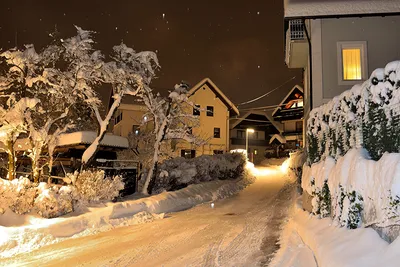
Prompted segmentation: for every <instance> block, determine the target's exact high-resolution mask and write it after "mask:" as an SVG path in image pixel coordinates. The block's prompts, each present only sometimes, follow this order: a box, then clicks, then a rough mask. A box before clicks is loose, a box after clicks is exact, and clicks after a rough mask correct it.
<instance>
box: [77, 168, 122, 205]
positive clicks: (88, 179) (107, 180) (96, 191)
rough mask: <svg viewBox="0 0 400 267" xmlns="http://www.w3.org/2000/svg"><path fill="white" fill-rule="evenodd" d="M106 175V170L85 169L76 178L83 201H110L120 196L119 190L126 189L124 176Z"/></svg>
mask: <svg viewBox="0 0 400 267" xmlns="http://www.w3.org/2000/svg"><path fill="white" fill-rule="evenodd" d="M104 176H105V175H104V171H83V172H82V173H80V174H79V175H78V176H77V177H76V178H75V179H74V180H75V184H74V185H75V187H76V190H77V193H78V195H79V198H80V200H81V201H84V202H97V201H109V200H113V199H114V198H116V197H118V195H119V191H121V190H122V189H124V183H123V182H122V177H121V176H114V177H104Z"/></svg>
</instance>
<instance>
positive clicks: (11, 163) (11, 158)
mask: <svg viewBox="0 0 400 267" xmlns="http://www.w3.org/2000/svg"><path fill="white" fill-rule="evenodd" d="M7 151H8V174H7V178H8V180H10V181H11V180H14V178H15V165H16V164H15V150H14V142H13V141H12V140H11V138H10V139H9V140H7Z"/></svg>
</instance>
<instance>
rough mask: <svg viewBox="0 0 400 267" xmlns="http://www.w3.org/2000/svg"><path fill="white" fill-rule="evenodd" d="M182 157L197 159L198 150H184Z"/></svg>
mask: <svg viewBox="0 0 400 267" xmlns="http://www.w3.org/2000/svg"><path fill="white" fill-rule="evenodd" d="M181 157H182V158H186V159H192V158H195V157H196V150H193V149H192V150H190V149H182V150H181Z"/></svg>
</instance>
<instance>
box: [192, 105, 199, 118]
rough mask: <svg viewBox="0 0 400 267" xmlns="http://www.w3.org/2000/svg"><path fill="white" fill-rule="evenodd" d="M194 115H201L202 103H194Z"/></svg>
mask: <svg viewBox="0 0 400 267" xmlns="http://www.w3.org/2000/svg"><path fill="white" fill-rule="evenodd" d="M193 115H195V116H200V105H194V107H193Z"/></svg>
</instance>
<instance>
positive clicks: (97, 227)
mask: <svg viewBox="0 0 400 267" xmlns="http://www.w3.org/2000/svg"><path fill="white" fill-rule="evenodd" d="M253 181H254V177H252V176H249V175H246V176H244V177H241V178H238V179H235V180H226V181H220V180H218V181H211V182H207V183H202V184H197V185H189V186H188V187H186V188H184V189H181V190H178V191H174V192H163V193H161V194H158V195H154V196H151V197H147V198H141V199H136V200H127V201H124V202H120V203H106V204H102V205H101V206H97V207H89V208H88V210H87V212H86V213H83V214H73V213H72V214H69V215H68V216H64V217H59V218H53V219H43V218H36V217H34V216H32V215H19V216H17V215H15V214H13V213H12V212H11V211H6V213H5V214H3V215H0V223H3V222H4V221H7V222H8V223H7V224H3V225H4V226H0V258H7V257H12V256H14V255H16V254H19V253H24V252H29V251H32V250H34V249H38V248H40V247H42V246H45V245H49V244H53V243H57V242H60V241H62V240H65V239H66V238H76V237H80V236H85V235H90V234H94V233H98V232H102V231H107V230H110V229H112V228H115V227H119V226H127V225H133V224H138V223H144V222H149V221H152V220H155V219H160V218H163V217H164V213H167V212H176V211H180V210H185V209H189V208H191V207H193V206H195V205H198V204H201V203H204V202H208V201H214V200H217V199H220V198H225V197H228V196H231V195H233V194H235V193H237V192H239V191H240V190H242V189H243V188H245V187H246V186H247V185H248V184H250V183H252V182H253ZM9 212H11V214H10V213H9ZM74 215H75V216H74Z"/></svg>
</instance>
